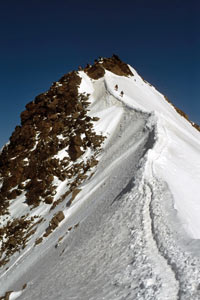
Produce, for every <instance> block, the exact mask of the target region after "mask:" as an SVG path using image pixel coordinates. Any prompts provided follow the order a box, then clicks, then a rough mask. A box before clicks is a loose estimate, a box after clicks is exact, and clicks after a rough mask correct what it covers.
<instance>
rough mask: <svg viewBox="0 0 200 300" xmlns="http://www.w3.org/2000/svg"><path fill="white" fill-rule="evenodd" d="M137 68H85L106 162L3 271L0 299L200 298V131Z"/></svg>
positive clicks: (84, 86) (101, 162)
mask: <svg viewBox="0 0 200 300" xmlns="http://www.w3.org/2000/svg"><path fill="white" fill-rule="evenodd" d="M130 69H131V71H132V73H133V74H134V76H129V77H125V76H118V75H115V74H114V73H112V72H109V71H107V70H106V71H105V75H104V76H103V77H102V78H100V79H98V80H94V79H91V78H90V77H88V76H87V75H86V73H85V72H83V71H79V76H80V77H81V78H82V81H81V85H80V88H79V92H80V93H83V92H85V93H89V94H91V95H90V98H89V101H90V102H91V104H90V111H89V115H90V116H95V117H96V116H97V117H99V118H100V119H99V121H97V122H96V123H95V125H94V129H95V131H96V133H99V134H103V135H105V136H106V137H107V138H106V140H105V142H104V145H103V150H102V151H101V153H100V154H99V158H98V159H99V164H98V166H97V168H96V171H95V173H94V174H93V176H92V177H91V178H90V179H89V180H87V181H86V182H84V183H83V184H82V186H81V192H80V193H79V194H78V195H77V197H76V198H75V201H74V202H73V205H72V206H71V207H70V208H66V204H65V203H61V204H60V205H59V206H58V208H57V211H59V210H62V211H64V214H65V220H64V221H63V222H62V223H61V224H60V226H59V227H58V228H57V229H56V231H55V232H53V233H52V235H50V236H49V237H48V238H47V239H45V240H44V241H43V242H42V243H41V244H39V245H38V246H37V247H34V246H33V243H32V244H31V243H30V244H29V245H28V247H27V248H26V249H25V251H22V253H20V254H19V255H16V256H15V257H14V258H13V260H12V261H11V263H10V265H9V267H10V268H9V269H8V270H6V269H5V268H4V269H3V270H1V271H0V283H1V286H0V295H1V294H2V295H4V294H5V292H6V291H8V290H14V291H15V293H11V296H10V299H23V300H25V299H44V300H45V299H52V300H53V299H55V298H57V299H67V300H72V299H77V300H79V299H83V300H86V299H87V300H88V299H96V300H101V299H107V300H112V299H113V300H114V299H116V300H117V299H120V300H122V299H152V300H153V299H159V300H164V299H169V300H173V299H200V287H199V282H200V259H199V253H198V249H199V247H200V244H199V240H198V239H199V238H200V220H199V217H198V216H199V212H200V211H199V210H200V199H199V193H198V187H199V183H200V160H199V156H200V139H199V137H200V134H199V132H198V131H197V130H196V129H195V128H194V127H192V126H191V124H190V123H189V122H188V121H187V120H186V119H184V118H183V117H182V116H181V115H179V114H178V113H177V112H176V110H175V109H174V108H173V106H172V105H170V104H169V103H168V102H167V101H166V100H165V98H164V96H163V95H161V94H160V93H159V92H158V91H156V89H155V88H154V87H152V86H151V85H149V84H148V83H146V82H145V81H144V80H142V79H141V77H140V76H139V75H138V74H137V72H136V71H135V70H134V69H133V68H131V67H130ZM116 85H117V86H118V88H115V86H116ZM121 91H123V92H124V94H123V96H122V95H121ZM62 155H63V154H62ZM13 209H14V210H15V209H16V208H13ZM40 209H41V208H40ZM39 213H40V214H41V215H43V216H45V217H46V218H47V219H48V216H46V213H47V212H46V210H45V207H44V208H42V209H41V211H40V212H39ZM77 224H78V225H77ZM75 225H77V226H75ZM42 226H43V227H42ZM44 228H45V225H44V224H43V225H41V227H40V229H39V230H38V231H37V233H36V234H37V235H36V237H39V236H40V234H41V232H42V230H43V229H44ZM71 228H72V229H71ZM61 238H62V239H61ZM24 284H27V287H26V288H25V289H24V290H22V287H23V285H24Z"/></svg>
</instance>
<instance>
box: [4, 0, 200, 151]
mask: <svg viewBox="0 0 200 300" xmlns="http://www.w3.org/2000/svg"><path fill="white" fill-rule="evenodd" d="M199 16H200V1H199V0H187V1H185V0H137V1H135V0H129V1H127V0H123V1H118V0H115V1H112V0H110V1H109V0H107V1H95V0H92V1H89V0H80V1H79V0H74V1H67V0H65V1H64V0H39V1H38V0H29V1H27V0H19V1H16V0H6V1H2V0H0V92H1V93H0V147H1V146H2V145H3V144H5V143H6V142H7V141H8V139H9V137H10V135H11V133H12V131H13V130H14V128H15V126H16V125H19V123H20V118H19V115H20V113H21V111H23V110H24V107H25V104H26V103H28V102H30V101H31V100H33V99H34V97H35V96H36V95H38V94H39V93H42V92H44V91H45V90H47V89H48V88H49V87H50V85H51V83H52V82H53V81H56V80H58V79H59V78H60V77H61V76H62V75H63V74H65V73H67V72H69V71H71V70H74V69H77V68H78V66H79V65H82V66H85V65H86V63H93V61H94V59H95V58H98V57H99V56H105V57H106V56H108V57H109V56H112V54H113V53H115V54H117V55H119V56H120V58H121V59H122V60H123V61H125V62H127V63H129V64H130V65H132V66H133V67H134V68H135V69H136V70H137V71H138V72H139V74H140V75H142V77H144V78H145V79H146V80H147V81H149V82H150V83H151V84H153V85H154V86H155V87H156V88H157V89H158V90H159V91H160V92H162V93H163V94H165V95H167V96H168V98H169V99H170V100H171V101H172V102H173V103H174V104H175V105H177V106H178V107H179V108H180V109H182V110H184V111H185V112H186V113H187V114H188V115H189V117H190V119H192V120H193V121H195V122H196V123H200V84H199V83H200V17H199Z"/></svg>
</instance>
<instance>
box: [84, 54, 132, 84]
mask: <svg viewBox="0 0 200 300" xmlns="http://www.w3.org/2000/svg"><path fill="white" fill-rule="evenodd" d="M104 69H106V70H108V71H110V72H112V73H114V74H116V75H119V76H133V73H132V72H131V70H130V69H129V67H128V65H127V64H125V63H124V62H122V61H121V59H120V58H119V57H118V56H117V55H115V54H113V56H112V57H111V58H103V59H101V60H99V61H96V62H95V64H94V65H93V66H90V65H87V66H86V68H85V69H84V71H85V72H86V73H87V75H88V76H89V77H91V78H92V79H99V78H101V77H103V76H104V74H105V70H104Z"/></svg>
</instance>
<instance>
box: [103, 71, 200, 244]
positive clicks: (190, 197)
mask: <svg viewBox="0 0 200 300" xmlns="http://www.w3.org/2000/svg"><path fill="white" fill-rule="evenodd" d="M131 71H132V73H133V74H134V77H130V78H126V77H119V76H116V75H114V74H112V73H110V72H108V71H106V75H105V85H106V88H107V90H108V92H109V93H110V94H111V95H113V96H114V97H115V98H116V99H118V100H119V101H121V102H122V103H123V104H124V105H126V106H128V107H130V108H132V109H140V110H142V111H145V112H153V113H154V114H155V116H156V118H157V143H156V146H155V147H154V149H153V150H151V152H150V153H149V160H150V161H151V163H152V169H153V172H154V174H155V175H156V176H158V177H160V178H161V179H162V180H164V181H165V182H167V184H168V185H169V188H170V190H171V192H172V195H173V199H174V208H175V209H176V210H177V213H178V217H179V218H180V219H181V222H182V224H183V226H184V228H185V230H186V231H187V233H188V234H189V235H190V236H191V237H193V238H196V239H199V238H200V218H199V215H200V197H199V192H198V191H199V184H200V160H199V154H200V135H199V132H198V131H197V130H196V129H195V128H193V127H192V126H191V124H190V123H189V122H188V121H187V120H186V119H185V118H183V117H182V116H181V115H179V114H177V112H176V110H175V109H174V108H173V107H172V105H170V104H169V103H168V102H167V101H166V100H165V98H164V96H163V95H162V94H160V93H159V92H158V91H157V90H155V88H154V87H152V86H150V85H149V84H148V83H146V82H144V81H143V80H142V79H141V77H140V76H138V74H137V73H136V71H135V70H134V69H133V68H131ZM116 84H117V85H118V90H117V91H116V90H115V89H114V87H115V85H116ZM121 90H123V93H124V94H123V97H121V96H120V91H121Z"/></svg>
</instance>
